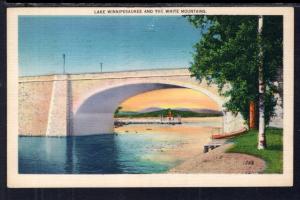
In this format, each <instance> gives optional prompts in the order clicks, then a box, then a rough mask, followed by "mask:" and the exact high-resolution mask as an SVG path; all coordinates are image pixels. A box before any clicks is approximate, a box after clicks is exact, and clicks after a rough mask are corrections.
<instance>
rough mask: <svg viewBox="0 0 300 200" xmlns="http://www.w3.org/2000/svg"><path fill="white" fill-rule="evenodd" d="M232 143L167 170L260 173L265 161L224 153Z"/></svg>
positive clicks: (172, 171)
mask: <svg viewBox="0 0 300 200" xmlns="http://www.w3.org/2000/svg"><path fill="white" fill-rule="evenodd" d="M231 145H233V144H226V145H223V146H221V147H218V148H216V149H214V150H212V151H209V152H208V153H205V154H198V155H197V156H195V157H193V158H191V159H188V160H186V161H184V162H183V163H181V164H180V165H178V166H176V167H174V168H172V169H171V170H169V173H237V174H253V173H261V172H262V171H263V170H264V169H265V167H266V164H265V161H264V160H262V159H260V158H257V157H254V156H250V155H246V154H240V153H225V151H226V149H228V148H229V147H230V146H231Z"/></svg>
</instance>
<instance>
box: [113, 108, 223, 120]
mask: <svg viewBox="0 0 300 200" xmlns="http://www.w3.org/2000/svg"><path fill="white" fill-rule="evenodd" d="M172 114H173V115H174V116H175V117H176V116H177V115H180V116H181V117H219V116H222V114H221V113H197V112H192V111H180V110H172ZM161 115H163V116H164V117H166V116H168V110H167V109H166V110H159V111H153V112H147V113H138V112H122V111H120V112H118V113H115V116H114V117H117V118H122V117H126V118H142V117H160V116H161Z"/></svg>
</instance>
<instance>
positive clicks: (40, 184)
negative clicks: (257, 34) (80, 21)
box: [7, 7, 294, 188]
mask: <svg viewBox="0 0 300 200" xmlns="http://www.w3.org/2000/svg"><path fill="white" fill-rule="evenodd" d="M109 9H114V10H115V9H119V10H124V9H131V10H132V9H141V10H142V13H140V14H122V15H145V14H144V13H143V12H144V11H145V10H146V9H148V10H149V9H150V10H152V11H153V13H150V14H149V13H148V14H147V15H182V14H181V13H178V14H174V13H173V14H166V13H160V14H159V13H155V9H159V10H161V9H163V10H164V11H165V9H179V10H181V9H194V10H195V9H198V10H199V9H200V10H205V12H206V13H205V14H206V15H283V16H284V55H283V58H284V121H283V124H284V134H283V137H284V138H283V141H284V161H283V163H284V167H283V169H284V170H283V174H257V175H253V174H251V175H245V174H243V175H238V174H147V175H125V174H122V175H79V174H76V175H27V174H26V175H25V174H18V156H17V155H18V100H17V99H18V16H19V15H77V16H83V15H89V16H99V15H100V14H95V13H94V12H95V11H97V10H109ZM110 15H112V14H110ZM113 15H120V14H113ZM7 37H8V39H7V58H8V66H7V84H8V89H7V105H8V113H7V125H8V127H7V130H8V132H7V183H8V187H10V188H17V187H23V188H25V187H26V188H27V187H35V188H45V187H199V186H201V187H211V186H214V187H224V186H236V187H237V186H238V187H245V186H292V185H293V108H294V107H293V105H294V102H293V99H294V98H293V97H294V95H293V88H294V83H293V80H294V9H293V8H291V7H218V8H217V7H201V8H199V7H190V8H189V7H177V8H176V7H172V8H170V7H168V8H161V7H157V8H153V7H152V8H144V7H132V8H103V7H101V8H96V7H89V8H88V7H87V8H75V7H74V8H62V7H59V8H37V7H35V8H8V9H7Z"/></svg>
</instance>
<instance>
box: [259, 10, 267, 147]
mask: <svg viewBox="0 0 300 200" xmlns="http://www.w3.org/2000/svg"><path fill="white" fill-rule="evenodd" d="M262 29H263V16H262V15H260V16H258V48H259V53H258V59H259V64H258V83H259V128H258V145H257V148H258V149H265V148H266V147H267V142H266V135H265V98H264V96H265V84H264V70H263V49H262V36H261V35H262Z"/></svg>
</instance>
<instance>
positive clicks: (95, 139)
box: [7, 7, 294, 188]
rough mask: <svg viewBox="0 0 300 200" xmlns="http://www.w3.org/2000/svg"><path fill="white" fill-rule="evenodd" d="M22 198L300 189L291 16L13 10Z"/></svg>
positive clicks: (16, 155)
mask: <svg viewBox="0 0 300 200" xmlns="http://www.w3.org/2000/svg"><path fill="white" fill-rule="evenodd" d="M7 25H8V28H7V36H8V40H7V55H8V66H7V72H8V74H7V80H8V92H7V103H8V116H7V119H8V124H7V125H8V132H7V138H8V141H7V148H8V149H7V150H8V154H7V161H8V166H7V169H8V171H7V175H8V187H11V188H29V187H30V188H47V187H231V186H260V187H267V186H292V185H293V84H294V82H293V76H294V62H293V59H294V48H293V46H294V45H293V42H294V40H293V38H294V12H293V8H291V7H126V8H125V7H80V8H79V7H78V8H76V7H65V8H63V7H52V8H51V7H34V8H20V7H19V8H8V9H7Z"/></svg>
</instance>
